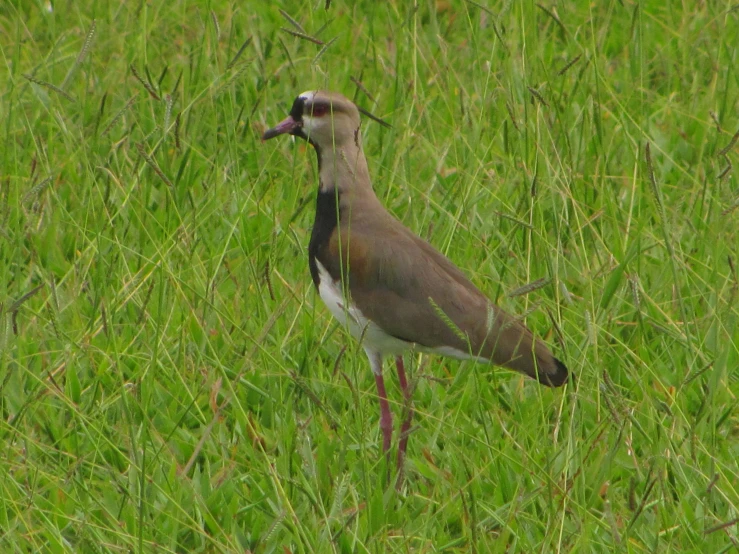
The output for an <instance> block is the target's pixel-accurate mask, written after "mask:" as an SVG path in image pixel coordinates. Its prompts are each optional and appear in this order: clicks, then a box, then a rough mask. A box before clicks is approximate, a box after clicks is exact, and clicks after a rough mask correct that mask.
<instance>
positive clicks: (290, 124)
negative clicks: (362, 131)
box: [262, 90, 360, 151]
mask: <svg viewBox="0 0 739 554" xmlns="http://www.w3.org/2000/svg"><path fill="white" fill-rule="evenodd" d="M359 123H360V120H359V110H357V107H356V106H355V105H354V103H353V102H352V101H351V100H349V99H348V98H346V97H344V96H343V95H341V94H338V93H335V92H326V91H322V90H316V91H308V92H304V93H303V94H301V95H300V96H298V97H297V98H296V99H295V101H294V102H293V106H292V108H291V109H290V115H288V116H287V117H286V118H285V119H284V120H282V121H281V122H280V123H278V124H277V125H275V126H274V127H272V128H271V129H268V130H267V131H265V133H264V135H262V140H269V139H271V138H274V137H276V136H279V135H284V134H290V135H294V136H296V137H300V138H302V139H305V140H307V141H308V142H310V143H311V144H312V145H313V146H315V147H316V148H317V149H318V150H321V151H326V150H328V149H337V148H341V147H343V146H345V145H348V144H352V143H353V144H355V145H356V146H357V147H359V140H360V137H359Z"/></svg>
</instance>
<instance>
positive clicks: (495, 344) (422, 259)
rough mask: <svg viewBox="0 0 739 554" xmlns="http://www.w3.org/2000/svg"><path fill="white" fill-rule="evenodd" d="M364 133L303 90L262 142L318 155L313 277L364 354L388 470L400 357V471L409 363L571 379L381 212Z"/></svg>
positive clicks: (439, 257)
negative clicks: (446, 361) (391, 397)
mask: <svg viewBox="0 0 739 554" xmlns="http://www.w3.org/2000/svg"><path fill="white" fill-rule="evenodd" d="M360 125H361V119H360V112H359V109H358V108H357V106H356V105H355V104H354V103H353V102H352V101H351V100H349V99H348V98H346V97H345V96H343V95H342V94H340V93H337V92H330V91H324V90H315V91H307V92H304V93H302V94H300V95H298V96H297V98H295V100H294V101H293V103H292V107H291V109H290V112H289V115H288V116H287V117H286V118H285V119H284V120H283V121H281V122H280V123H278V124H277V125H275V126H274V127H272V128H270V129H268V130H267V131H265V132H264V134H263V135H262V141H266V140H270V139H272V138H275V137H277V136H280V135H285V134H287V135H292V136H295V137H298V138H300V139H303V140H306V141H307V142H308V143H309V144H310V145H311V146H312V147H313V148H314V150H315V152H316V155H317V157H318V193H317V197H316V215H315V220H314V223H313V230H312V232H311V236H310V242H309V244H308V265H309V267H310V274H311V277H312V279H313V284H314V285H315V287H316V289H317V290H318V294H319V296H320V297H321V300H323V302H324V303H325V304H326V306H327V307H328V309H329V311H330V312H331V313H332V314H333V316H334V317H335V318H336V319H337V320H338V321H339V322H340V323H341V324H342V325H344V326H345V327H347V328H348V330H349V332H350V334H351V335H352V336H353V337H354V338H355V339H357V340H359V341H360V344H361V346H362V347H363V348H364V351H365V353H366V354H367V358H368V359H369V365H370V367H371V369H372V373H373V375H374V378H375V384H376V387H377V396H378V399H379V404H380V421H379V426H380V431H381V433H382V449H383V454H384V455H385V456H386V457H387V459H388V462H389V461H390V456H391V454H390V451H391V444H392V432H393V416H392V412H391V410H390V405H389V401H388V397H387V390H386V388H385V381H384V378H383V359H384V358H386V357H387V356H394V357H395V365H396V369H397V374H398V381H399V385H400V389H401V393H402V395H403V401H404V406H405V409H404V413H405V417H404V419H403V421H402V424H401V429H400V438H399V444H398V450H397V466H398V471H399V472H401V471H402V467H403V463H404V460H405V456H406V450H407V446H408V435H409V433H410V430H411V424H412V420H413V406H412V391H411V387H410V385H409V382H408V378H407V375H406V371H405V366H404V363H403V354H405V353H407V352H414V351H415V352H424V353H430V354H439V355H442V356H447V357H451V358H456V359H461V360H470V359H471V360H475V361H477V362H485V363H491V364H494V365H497V366H502V367H505V368H508V369H512V370H515V371H518V372H520V373H523V374H525V375H527V376H529V377H531V378H533V379H536V380H537V381H538V382H539V383H541V384H542V385H546V386H548V387H560V386H562V385H564V384H565V383H567V382H568V380H569V372H568V369H567V367H566V366H565V364H564V363H563V362H562V361H560V360H559V359H557V358H556V357H555V356H554V354H553V353H552V351H551V350H550V349H549V347H548V346H547V345H546V344H545V343H544V342H543V341H542V340H540V339H538V338H536V337H535V336H534V335H533V333H532V332H531V331H530V330H529V329H528V328H527V327H526V326H525V325H524V324H523V323H522V322H521V320H520V319H517V318H516V317H514V316H513V315H511V314H509V313H507V312H505V311H504V310H502V309H501V308H500V307H498V306H497V305H495V304H494V303H493V302H492V301H490V300H489V299H488V297H487V296H486V295H485V294H483V293H482V292H481V291H480V290H479V289H478V288H477V287H476V286H475V285H474V284H473V283H472V282H471V281H470V280H469V279H468V278H467V277H466V276H465V274H464V273H463V272H462V270H460V269H459V268H458V267H457V266H456V265H454V263H453V262H452V261H451V260H449V258H447V257H446V256H445V255H443V254H442V253H441V252H439V251H438V250H437V249H436V248H434V247H433V246H432V245H431V244H429V243H428V242H427V241H425V240H423V239H422V238H420V237H419V236H417V235H416V234H415V233H413V232H412V231H411V230H409V229H408V228H407V227H405V226H404V225H403V224H402V223H401V222H400V221H399V220H398V219H397V218H395V217H394V216H393V215H392V214H391V213H390V212H388V211H387V210H386V209H385V208H384V206H383V205H382V204H381V202H380V200H379V199H378V198H377V195H376V194H375V192H374V189H373V187H372V181H371V179H370V174H369V170H368V166H367V160H366V158H365V155H364V151H363V149H362V136H361V132H360ZM388 467H389V464H388Z"/></svg>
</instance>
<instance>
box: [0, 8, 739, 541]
mask: <svg viewBox="0 0 739 554" xmlns="http://www.w3.org/2000/svg"><path fill="white" fill-rule="evenodd" d="M737 36H739V11H737V10H736V9H735V6H732V4H731V3H728V2H696V3H690V2H686V3H674V2H672V3H671V2H656V1H641V2H635V1H630V0H623V1H610V2H596V3H590V4H586V3H579V2H569V3H568V2H555V3H549V4H544V3H535V2H510V1H507V2H498V3H492V2H477V1H475V2H472V1H471V0H468V1H463V0H442V1H436V2H431V1H423V2H417V3H406V2H392V1H391V2H371V1H360V2H354V3H349V2H339V1H337V0H332V1H331V2H316V1H314V2H310V3H303V2H292V3H289V2H285V3H281V4H277V5H272V4H270V3H267V2H246V3H245V2H232V1H228V0H212V1H210V2H201V3H196V2H185V1H183V0H173V1H170V2H160V1H150V2H105V1H104V2H53V3H52V2H46V1H42V0H38V1H34V2H28V1H19V0H10V1H8V2H5V3H3V4H2V6H0V62H1V63H2V65H3V69H4V70H3V71H1V72H0V95H1V96H0V98H1V100H0V134H1V135H2V146H1V147H0V191H1V193H0V412H1V413H2V419H1V422H0V443H1V444H2V447H0V549H1V550H2V551H4V552H37V551H40V552H73V551H74V552H123V551H135V552H149V551H156V552H197V551H202V552H247V551H249V552H259V553H268V552H280V553H282V552H294V553H299V552H317V553H323V552H342V553H343V552H358V553H361V552H373V553H384V552H555V551H556V552H613V551H624V552H660V553H662V552H725V551H730V550H734V549H736V548H737V544H738V542H737V541H739V537H738V536H737V517H738V516H737V511H738V509H739V490H738V489H737V483H738V482H739V467H738V465H737V459H739V450H738V449H737V444H738V443H737V432H738V430H739V419H738V416H737V413H736V402H737V400H736V398H737V393H739V384H738V383H737V365H738V364H739V330H738V329H737V319H738V316H739V310H738V309H737V306H738V305H739V303H738V301H737V288H738V287H739V277H738V272H739V270H738V269H737V266H738V265H739V253H738V251H737V250H738V246H737V245H739V232H738V229H739V220H738V219H737V218H738V217H739V209H737V208H739V190H738V189H737V185H736V177H735V172H734V164H736V163H737V146H736V144H737V135H736V134H735V133H736V132H737V129H739V117H738V114H739V78H738V77H737V68H736V61H737V54H739V50H738V49H739V42H737V40H736V37H737ZM316 88H329V89H334V90H339V91H341V92H343V93H344V94H346V95H347V96H349V97H351V98H353V99H355V101H356V102H357V103H358V104H359V105H360V106H362V107H363V108H365V109H367V110H368V111H370V112H372V113H373V114H375V115H377V116H379V117H381V118H383V119H384V120H385V121H387V122H389V123H391V125H392V127H391V128H385V127H383V126H381V125H378V124H377V123H375V122H373V121H372V120H370V119H365V123H364V126H363V135H364V143H365V151H366V154H367V156H368V159H369V164H370V171H371V173H372V175H373V178H374V183H375V189H376V191H377V193H378V196H379V197H380V198H381V200H382V202H383V203H384V204H385V205H386V206H387V207H388V209H389V210H390V211H392V212H393V213H394V214H395V215H396V216H397V217H398V218H400V219H401V220H402V221H403V222H404V223H405V224H406V225H407V226H408V227H410V228H411V229H413V230H414V231H415V232H417V233H418V234H420V235H421V236H422V237H424V238H426V239H428V240H429V241H431V242H432V243H433V244H434V245H435V246H437V247H438V248H439V249H441V250H442V251H443V252H445V253H446V254H447V255H448V256H449V257H450V258H451V259H452V260H453V261H454V262H455V263H457V264H458V265H459V266H460V267H462V268H463V269H464V270H465V271H466V273H467V274H468V275H469V276H470V278H471V279H472V280H473V281H474V282H475V283H476V284H477V285H478V286H479V287H481V288H482V289H483V290H484V291H486V292H487V293H488V294H489V295H490V297H491V298H493V299H494V300H495V301H497V302H498V303H500V304H501V305H502V306H504V307H505V308H506V309H508V310H510V311H512V312H515V313H517V314H528V315H527V316H526V320H527V324H528V325H529V326H530V327H532V328H533V329H535V330H536V332H537V333H539V334H540V335H543V336H544V337H545V338H546V339H547V340H548V341H549V342H550V343H552V344H553V345H554V347H555V349H556V350H557V352H558V356H560V357H561V358H563V359H564V360H565V361H566V363H567V364H568V366H569V367H570V368H571V369H572V370H573V372H574V373H576V374H577V376H578V379H577V384H576V385H573V386H569V387H567V389H566V390H564V392H563V391H561V390H556V391H552V390H549V389H544V388H541V387H539V386H537V385H536V384H535V383H533V382H532V381H530V380H527V379H525V378H523V377H521V376H518V375H513V374H511V373H508V372H505V371H501V370H493V369H491V368H488V367H482V366H476V365H474V364H471V363H459V362H455V361H451V360H445V359H440V358H435V357H427V356H422V355H415V356H411V357H409V359H408V360H407V364H408V366H409V368H410V370H411V375H412V381H413V386H414V387H415V396H414V408H415V410H416V413H417V419H416V420H415V425H416V426H415V427H414V429H413V432H412V435H411V437H410V444H409V451H408V457H407V461H406V464H407V466H406V477H407V478H406V481H405V485H404V487H403V488H402V489H401V490H400V491H395V490H394V489H393V487H392V486H391V487H387V486H386V485H385V475H386V468H385V463H384V459H383V456H382V454H381V452H380V447H381V440H380V438H379V435H378V431H379V428H378V416H379V409H378V407H377V398H376V395H375V390H374V383H373V380H372V376H371V373H370V371H369V368H368V366H367V363H366V359H365V358H364V356H363V354H362V352H361V350H360V349H359V347H358V346H357V344H356V343H355V342H354V341H353V340H351V338H350V337H349V336H348V334H347V333H346V331H345V330H344V329H342V328H341V327H340V326H338V325H337V324H336V323H335V322H334V321H333V320H332V319H331V318H330V315H329V314H328V312H327V310H326V309H325V308H324V307H323V305H322V304H321V303H320V301H319V300H318V297H317V295H316V293H315V292H314V290H313V286H312V284H311V282H310V278H309V273H308V268H307V254H306V249H307V243H308V237H309V233H310V227H311V223H312V217H313V207H312V204H313V200H314V194H315V188H316V168H315V162H314V159H313V158H314V155H313V153H312V152H311V151H310V150H309V149H306V147H305V145H304V144H300V143H293V142H291V141H288V140H284V141H281V142H280V141H275V142H270V143H268V144H261V143H260V141H259V137H260V134H261V132H262V131H263V130H264V129H265V127H266V126H267V125H271V124H274V123H275V122H277V121H278V120H280V119H281V118H282V117H284V114H285V113H286V111H287V110H288V109H289V106H290V104H291V102H292V99H293V98H294V97H295V96H296V95H297V94H299V93H300V92H302V91H305V90H311V89H316ZM387 374H388V379H387V381H388V383H389V386H390V390H389V394H390V397H391V401H392V407H393V410H394V411H395V413H396V415H397V416H398V418H396V421H397V420H398V419H399V416H400V415H401V414H402V410H403V398H402V395H401V393H400V390H399V389H398V387H397V384H396V383H395V380H394V378H393V376H392V373H391V371H390V368H387ZM396 441H397V429H396Z"/></svg>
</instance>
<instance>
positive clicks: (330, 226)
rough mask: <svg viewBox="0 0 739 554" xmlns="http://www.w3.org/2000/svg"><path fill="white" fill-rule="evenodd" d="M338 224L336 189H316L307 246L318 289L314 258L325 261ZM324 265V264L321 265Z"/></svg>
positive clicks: (316, 268) (313, 276)
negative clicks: (313, 213)
mask: <svg viewBox="0 0 739 554" xmlns="http://www.w3.org/2000/svg"><path fill="white" fill-rule="evenodd" d="M338 224H339V207H338V197H337V191H336V189H332V190H329V191H325V192H324V191H322V190H321V187H320V186H319V188H318V197H317V198H316V219H315V221H314V222H313V232H312V233H311V235H310V243H309V245H308V264H309V266H310V275H311V277H312V278H313V284H314V285H315V286H316V287H318V266H317V265H316V258H318V259H319V260H321V259H325V256H326V254H327V250H328V243H329V241H330V240H331V235H332V234H333V232H334V230H335V229H336V227H337V225H338ZM323 265H324V266H325V265H326V264H325V263H324V264H323Z"/></svg>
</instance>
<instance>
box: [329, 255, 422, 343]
mask: <svg viewBox="0 0 739 554" xmlns="http://www.w3.org/2000/svg"><path fill="white" fill-rule="evenodd" d="M316 266H317V267H318V294H319V295H320V296H321V300H323V302H324V304H326V306H327V307H328V309H329V310H330V311H331V313H332V314H333V316H334V317H335V318H336V319H338V320H339V322H340V323H341V324H342V325H343V326H344V327H346V328H347V329H349V332H350V333H351V334H352V336H353V337H354V338H355V339H357V340H359V341H361V343H362V346H364V347H369V348H371V349H372V350H375V351H377V352H379V353H380V354H392V355H396V354H402V353H403V352H407V351H408V350H410V349H411V348H413V346H414V344H413V343H411V342H406V341H404V340H400V339H397V338H395V337H393V336H392V335H388V334H387V333H386V332H385V331H383V330H382V329H381V328H380V327H379V326H378V325H377V324H376V323H374V322H372V321H370V320H369V319H367V318H366V317H365V316H364V314H363V313H362V311H361V310H360V309H359V308H357V306H356V305H355V304H354V303H353V302H351V301H350V300H349V301H348V300H347V299H346V298H344V295H343V293H342V291H341V285H340V283H338V282H337V281H334V280H333V278H332V277H331V275H330V274H329V272H328V270H327V269H326V268H325V267H324V266H323V264H321V262H319V261H318V260H316ZM347 304H348V305H347Z"/></svg>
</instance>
